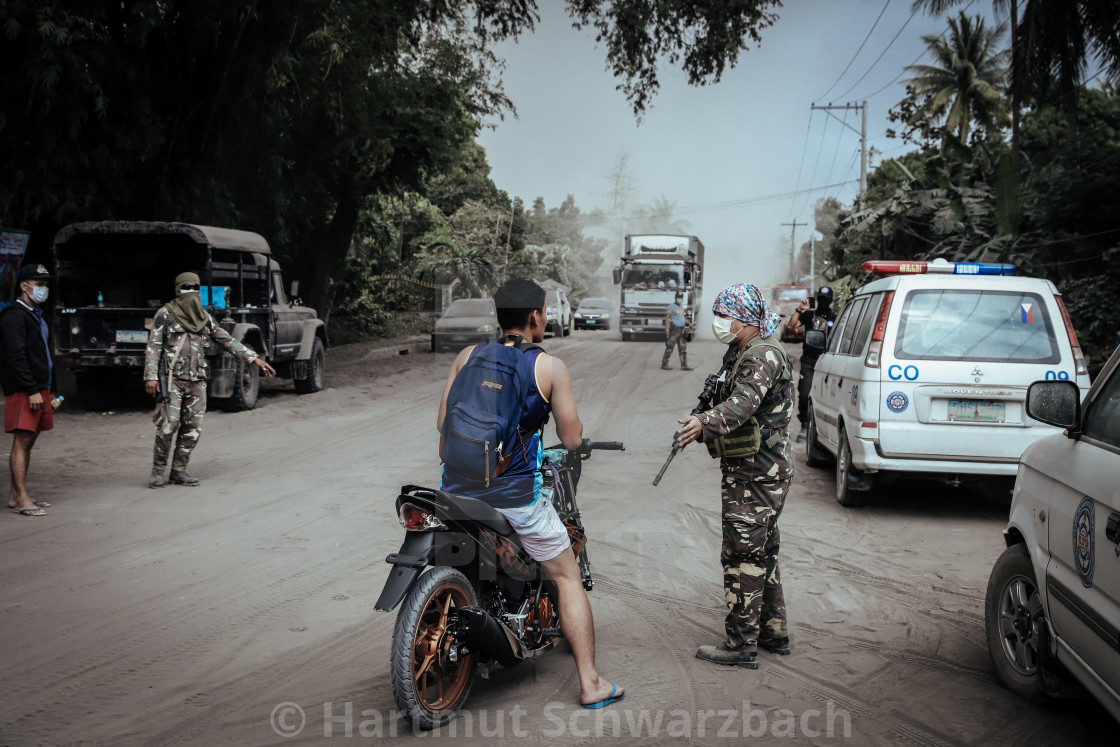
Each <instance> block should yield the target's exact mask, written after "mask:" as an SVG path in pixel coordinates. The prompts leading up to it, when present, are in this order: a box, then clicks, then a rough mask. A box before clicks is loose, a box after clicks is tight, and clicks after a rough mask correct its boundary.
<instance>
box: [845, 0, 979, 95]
mask: <svg viewBox="0 0 1120 747" xmlns="http://www.w3.org/2000/svg"><path fill="white" fill-rule="evenodd" d="M974 2H976V0H968V5H966V6H964V7H963V8H961V12H962V13H963V12H965V11H966V10H968V9H969V8H970V7H972V4H973V3H974ZM908 22H909V21H908ZM947 33H949V29H945V30H944V31H942V32H941V33H940V34H939V35H938V37H937V38H938V39H941V38H944V36H945V34H947ZM928 51H929V50H928V49H927V50H925V51H923V52H922V53H921V54H919V55H918V56H917V57H915V58H914V61H913V62H911V63H910V65H907V66H906V67H904V68H902V70H901V71H900V72H899V73H898V75H896V76H894V78H893V79H892V80H891V81H890V82H889V83H887V84H886V85H885V86H883V87H882V88H880V89H878V90H877V91H875V93H872V94H868V95H867V96H864V97H863V98H865V99H869V98H871V97H873V96H878V95H879V94H880V93H882V92H883V91H885V90H887V89H888V88H890V87H891V86H893V85H894V84H895V83H897V82H898V79H899V78H901V77H902V76H903V75H905V74H906V68H907V67H910V66H911V65H917V64H918V60H920V59H922V58H923V57H925V56H926V52H928ZM869 72H870V71H869Z"/></svg>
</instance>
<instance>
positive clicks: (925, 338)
mask: <svg viewBox="0 0 1120 747" xmlns="http://www.w3.org/2000/svg"><path fill="white" fill-rule="evenodd" d="M895 357H896V358H900V359H907V360H965V361H994V362H1007V363H1057V362H1058V361H1059V360H1060V359H1061V354H1060V352H1059V350H1058V345H1057V342H1056V340H1055V337H1054V328H1053V325H1052V324H1051V322H1050V316H1049V314H1048V313H1047V311H1046V305H1045V304H1044V303H1043V302H1042V297H1041V296H1039V295H1037V294H1035V293H1018V292H1011V291H980V290H974V291H970V290H916V291H911V292H910V294H909V295H907V296H906V302H905V304H904V305H903V309H902V316H901V319H900V322H899V328H898V342H897V343H896V345H895Z"/></svg>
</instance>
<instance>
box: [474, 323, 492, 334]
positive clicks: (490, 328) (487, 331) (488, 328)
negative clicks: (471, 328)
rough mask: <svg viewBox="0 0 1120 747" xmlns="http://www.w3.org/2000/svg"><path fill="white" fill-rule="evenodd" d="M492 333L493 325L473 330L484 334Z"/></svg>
mask: <svg viewBox="0 0 1120 747" xmlns="http://www.w3.org/2000/svg"><path fill="white" fill-rule="evenodd" d="M493 331H494V325H493V324H483V325H482V326H481V327H479V328H478V329H476V330H475V332H485V333H490V332H493Z"/></svg>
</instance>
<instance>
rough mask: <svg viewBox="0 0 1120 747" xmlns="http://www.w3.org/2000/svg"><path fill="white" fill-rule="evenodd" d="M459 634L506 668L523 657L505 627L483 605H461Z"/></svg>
mask: <svg viewBox="0 0 1120 747" xmlns="http://www.w3.org/2000/svg"><path fill="white" fill-rule="evenodd" d="M458 622H459V635H460V636H461V637H462V638H463V639H464V640H466V641H468V642H469V643H470V645H472V646H474V647H475V648H477V649H479V650H480V651H482V652H483V653H484V654H486V655H487V656H489V657H490V658H491V659H494V660H495V661H497V662H498V663H499V664H501V665H502V666H503V667H505V668H506V669H509V668H510V667H513V666H515V665H516V664H518V663H519V662H520V661H521V659H522V657H521V656H519V655H518V653H519V652H518V651H517V650H516V649H515V648H514V644H513V641H511V640H510V634H508V633H507V632H506V629H505V627H503V626H502V624H501V623H500V622H498V621H497V620H495V619H494V618H493V616H491V615H490V613H489V612H487V611H486V610H484V609H482V608H481V607H460V608H459V610H458Z"/></svg>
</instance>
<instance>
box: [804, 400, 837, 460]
mask: <svg viewBox="0 0 1120 747" xmlns="http://www.w3.org/2000/svg"><path fill="white" fill-rule="evenodd" d="M808 409H809V435H808V436H807V437H806V439H805V464H807V465H809V466H810V467H823V466H825V465H826V464H828V462H829V461H830V460H831V459H832V455H831V454H829V453H828V452H827V451H825V448H824V447H823V446H821V442H820V440H819V439H818V438H817V415H816V413H815V412H813V403H812V402H810V403H809V408H808Z"/></svg>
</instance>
